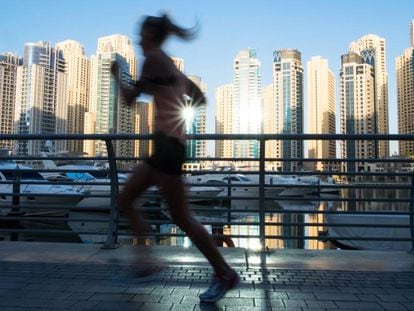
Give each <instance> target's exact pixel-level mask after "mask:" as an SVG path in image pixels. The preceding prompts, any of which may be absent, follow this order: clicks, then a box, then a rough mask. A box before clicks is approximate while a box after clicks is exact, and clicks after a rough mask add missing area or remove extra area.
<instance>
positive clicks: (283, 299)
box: [0, 242, 414, 311]
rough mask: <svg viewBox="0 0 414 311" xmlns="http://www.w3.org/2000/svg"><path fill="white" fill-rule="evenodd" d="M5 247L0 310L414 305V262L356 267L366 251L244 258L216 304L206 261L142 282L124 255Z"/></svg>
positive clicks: (0, 272)
mask: <svg viewBox="0 0 414 311" xmlns="http://www.w3.org/2000/svg"><path fill="white" fill-rule="evenodd" d="M0 244H1V242H0ZM26 245H27V244H26ZM3 246H4V244H3ZM24 246H25V244H23V243H22V247H21V248H22V250H21V252H23V253H24V249H25V247H24ZM5 249H6V248H5V247H3V248H2V247H1V245H0V251H1V252H3V256H2V255H1V253H0V310H61V309H64V310H162V311H167V310H177V311H178V310H183V311H186V310H249V311H254V310H290V311H293V310H414V269H407V271H400V270H401V269H399V271H397V270H395V271H391V270H392V269H383V270H382V271H369V270H367V269H364V270H361V271H356V270H358V262H359V261H362V260H363V258H362V257H363V253H360V254H361V255H359V256H355V262H354V263H353V264H354V266H355V269H344V270H335V269H332V268H330V269H304V268H275V267H272V266H271V265H270V266H269V267H267V268H260V266H251V267H250V268H249V269H246V266H243V265H237V268H236V270H237V271H238V272H239V273H240V275H241V277H242V284H241V285H240V287H239V288H237V289H236V290H233V291H231V292H229V293H228V294H227V295H226V297H225V298H223V299H222V300H221V301H220V302H218V303H217V304H200V302H199V299H198V294H199V293H200V291H202V290H203V289H205V288H206V287H207V286H208V283H209V279H210V275H211V269H210V268H209V267H208V266H207V265H206V264H205V263H204V264H200V263H199V262H196V263H194V262H193V263H192V264H188V263H187V264H184V263H182V264H180V265H174V264H169V266H168V268H167V269H166V270H164V271H163V272H162V273H160V274H159V276H158V277H157V278H156V279H154V280H153V281H151V282H149V283H144V284H139V283H138V281H137V280H136V279H134V278H133V277H131V276H130V275H131V272H133V270H134V266H133V265H131V264H128V263H126V262H123V261H115V260H114V259H110V260H106V261H99V260H89V261H87V260H79V258H78V257H76V256H74V257H71V258H67V259H66V260H61V261H58V260H42V261H39V260H38V257H37V256H35V255H33V256H31V257H30V256H29V257H27V256H26V257H25V258H24V259H23V257H20V258H19V257H18V256H17V255H18V252H17V251H16V249H15V248H14V250H13V249H10V252H14V253H13V255H12V254H9V256H8V257H7V256H5V255H4V251H5ZM53 249H54V248H53V245H51V247H50V250H49V252H50V253H51V254H52V253H53ZM55 251H56V249H55ZM106 252H108V251H106ZM109 252H110V251H109ZM26 255H27V253H26ZM40 255H41V256H43V258H45V257H44V256H45V253H43V254H40ZM111 256H112V255H111ZM410 256H411V255H410ZM195 257H197V255H195ZM88 258H90V257H88ZM408 258H409V257H408ZM379 260H380V259H379ZM395 260H398V257H396V258H395ZM299 266H300V265H299Z"/></svg>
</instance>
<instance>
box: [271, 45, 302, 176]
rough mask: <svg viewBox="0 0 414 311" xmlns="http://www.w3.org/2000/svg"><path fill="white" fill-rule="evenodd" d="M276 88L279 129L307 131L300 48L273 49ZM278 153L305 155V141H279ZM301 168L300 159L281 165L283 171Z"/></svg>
mask: <svg viewBox="0 0 414 311" xmlns="http://www.w3.org/2000/svg"><path fill="white" fill-rule="evenodd" d="M273 88H274V98H275V103H276V105H275V108H276V111H275V112H274V114H275V116H276V131H277V133H279V134H303V67H302V59H301V53H300V52H299V51H298V50H293V49H283V50H276V51H274V52H273ZM276 157H277V158H284V159H289V158H291V159H295V158H298V159H302V158H303V141H300V140H283V141H278V142H277V144H276ZM301 168H302V163H301V162H300V161H285V162H283V163H280V165H278V169H281V170H283V171H296V170H299V169H301Z"/></svg>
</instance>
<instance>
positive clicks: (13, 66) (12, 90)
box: [0, 53, 23, 150]
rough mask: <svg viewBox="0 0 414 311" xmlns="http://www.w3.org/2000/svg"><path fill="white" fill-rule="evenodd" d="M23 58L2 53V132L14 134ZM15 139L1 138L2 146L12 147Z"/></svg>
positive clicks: (0, 128) (0, 129) (0, 143)
mask: <svg viewBox="0 0 414 311" xmlns="http://www.w3.org/2000/svg"><path fill="white" fill-rule="evenodd" d="M22 63H23V60H22V59H21V58H20V57H18V56H17V55H15V54H12V53H4V54H0V133H2V134H12V133H13V130H14V124H13V119H14V110H15V101H16V81H17V67H18V66H21V65H22ZM12 145H13V141H8V140H0V148H6V149H8V150H11V149H12Z"/></svg>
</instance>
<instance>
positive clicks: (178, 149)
mask: <svg viewBox="0 0 414 311" xmlns="http://www.w3.org/2000/svg"><path fill="white" fill-rule="evenodd" d="M184 160H185V145H184V144H183V143H182V142H181V141H180V140H178V139H177V138H175V137H171V136H167V135H165V134H164V133H161V132H157V133H155V134H154V152H153V154H152V155H151V156H150V158H149V159H148V160H147V163H148V164H149V165H150V166H151V167H153V168H155V169H156V170H158V171H160V172H162V173H165V174H168V175H181V173H182V165H183V163H184Z"/></svg>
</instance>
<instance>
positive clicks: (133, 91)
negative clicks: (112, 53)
mask: <svg viewBox="0 0 414 311" xmlns="http://www.w3.org/2000/svg"><path fill="white" fill-rule="evenodd" d="M111 73H112V75H113V76H114V78H115V83H116V85H117V87H119V88H120V90H121V96H122V97H123V98H124V100H125V102H126V104H127V105H128V106H130V105H132V104H135V98H137V97H138V96H139V95H140V93H141V91H140V89H139V88H137V87H135V86H130V87H127V86H125V85H122V82H121V80H120V79H119V75H120V67H119V64H118V63H117V62H112V64H111Z"/></svg>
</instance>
